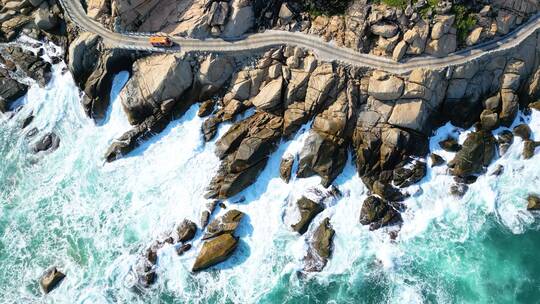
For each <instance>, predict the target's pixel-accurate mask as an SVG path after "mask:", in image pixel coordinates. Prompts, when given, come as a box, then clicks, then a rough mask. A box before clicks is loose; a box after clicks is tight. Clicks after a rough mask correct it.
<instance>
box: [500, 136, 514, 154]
mask: <svg viewBox="0 0 540 304" xmlns="http://www.w3.org/2000/svg"><path fill="white" fill-rule="evenodd" d="M513 142H514V134H512V132H510V131H508V130H504V131H502V132H501V133H500V134H499V136H498V138H497V144H498V145H499V153H500V154H501V155H504V154H505V153H506V151H508V148H510V146H511V145H512V143H513Z"/></svg>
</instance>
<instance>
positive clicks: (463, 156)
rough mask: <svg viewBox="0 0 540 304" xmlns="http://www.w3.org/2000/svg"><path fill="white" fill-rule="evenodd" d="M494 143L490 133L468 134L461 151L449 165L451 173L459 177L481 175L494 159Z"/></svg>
mask: <svg viewBox="0 0 540 304" xmlns="http://www.w3.org/2000/svg"><path fill="white" fill-rule="evenodd" d="M495 143H496V140H495V137H493V135H492V134H491V132H487V131H478V132H473V133H471V134H469V135H468V136H467V139H465V142H464V143H463V147H462V149H461V150H459V152H457V154H456V157H455V158H454V159H453V160H452V161H451V162H450V164H449V167H450V168H452V173H453V174H454V175H456V176H460V177H467V176H470V175H474V174H479V173H481V172H482V171H483V170H484V168H485V167H487V166H488V165H489V164H490V163H491V161H492V160H493V158H494V157H495V154H496V144H495Z"/></svg>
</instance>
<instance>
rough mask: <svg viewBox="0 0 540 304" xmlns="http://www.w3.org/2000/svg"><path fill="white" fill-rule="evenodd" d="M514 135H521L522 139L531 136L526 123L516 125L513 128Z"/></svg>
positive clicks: (527, 138)
mask: <svg viewBox="0 0 540 304" xmlns="http://www.w3.org/2000/svg"><path fill="white" fill-rule="evenodd" d="M513 133H514V136H517V137H521V139H523V140H529V139H530V138H531V128H530V127H529V126H528V125H527V124H520V125H517V126H516V127H515V128H514V130H513Z"/></svg>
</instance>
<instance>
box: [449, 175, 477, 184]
mask: <svg viewBox="0 0 540 304" xmlns="http://www.w3.org/2000/svg"><path fill="white" fill-rule="evenodd" d="M477 180H478V176H476V175H469V176H465V177H461V176H454V181H455V182H456V183H458V184H465V185H472V184H474V183H476V181H477Z"/></svg>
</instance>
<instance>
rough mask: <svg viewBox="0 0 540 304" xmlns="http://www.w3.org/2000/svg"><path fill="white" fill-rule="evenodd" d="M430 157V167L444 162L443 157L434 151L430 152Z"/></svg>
mask: <svg viewBox="0 0 540 304" xmlns="http://www.w3.org/2000/svg"><path fill="white" fill-rule="evenodd" d="M430 158H431V167H432V168H433V167H438V166H442V165H444V163H445V162H446V161H445V160H444V158H442V157H441V156H440V155H437V154H435V153H432V154H431V155H430Z"/></svg>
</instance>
